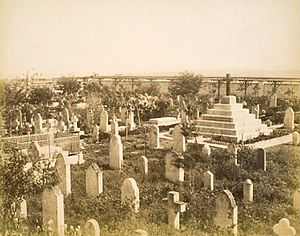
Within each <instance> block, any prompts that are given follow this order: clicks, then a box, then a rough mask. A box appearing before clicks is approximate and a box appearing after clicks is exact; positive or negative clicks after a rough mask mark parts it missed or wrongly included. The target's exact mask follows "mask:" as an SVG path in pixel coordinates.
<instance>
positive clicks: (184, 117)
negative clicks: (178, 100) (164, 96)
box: [180, 110, 188, 124]
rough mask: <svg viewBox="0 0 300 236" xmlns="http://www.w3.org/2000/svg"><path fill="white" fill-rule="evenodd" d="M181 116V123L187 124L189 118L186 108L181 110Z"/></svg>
mask: <svg viewBox="0 0 300 236" xmlns="http://www.w3.org/2000/svg"><path fill="white" fill-rule="evenodd" d="M180 117H181V120H180V123H181V124H186V123H187V120H188V118H187V114H186V113H185V111H184V110H181V112H180Z"/></svg>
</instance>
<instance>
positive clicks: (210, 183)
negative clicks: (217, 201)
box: [203, 171, 214, 191]
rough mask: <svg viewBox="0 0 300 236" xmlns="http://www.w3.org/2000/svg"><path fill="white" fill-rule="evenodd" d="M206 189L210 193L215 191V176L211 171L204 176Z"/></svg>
mask: <svg viewBox="0 0 300 236" xmlns="http://www.w3.org/2000/svg"><path fill="white" fill-rule="evenodd" d="M203 183H204V187H205V188H207V189H208V190H210V191H213V190H214V174H213V173H211V172H210V171H206V172H205V173H204V175H203Z"/></svg>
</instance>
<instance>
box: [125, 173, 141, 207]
mask: <svg viewBox="0 0 300 236" xmlns="http://www.w3.org/2000/svg"><path fill="white" fill-rule="evenodd" d="M121 200H122V203H125V204H128V205H129V206H130V207H131V208H132V210H133V211H134V212H138V211H139V208H140V195H139V188H138V186H137V184H136V181H135V179H133V178H127V179H125V180H124V182H123V185H122V188H121Z"/></svg>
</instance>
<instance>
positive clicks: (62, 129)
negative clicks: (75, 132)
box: [57, 120, 68, 133]
mask: <svg viewBox="0 0 300 236" xmlns="http://www.w3.org/2000/svg"><path fill="white" fill-rule="evenodd" d="M57 129H58V132H60V133H64V132H66V131H67V129H68V127H67V126H66V125H65V122H63V121H62V120H60V121H59V122H58V125H57Z"/></svg>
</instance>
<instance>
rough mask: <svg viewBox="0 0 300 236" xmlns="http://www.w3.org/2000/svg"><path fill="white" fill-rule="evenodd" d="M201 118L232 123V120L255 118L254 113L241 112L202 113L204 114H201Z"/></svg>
mask: <svg viewBox="0 0 300 236" xmlns="http://www.w3.org/2000/svg"><path fill="white" fill-rule="evenodd" d="M202 119H203V120H214V121H223V122H231V123H233V122H235V121H239V120H253V119H255V114H246V115H243V114H242V115H236V116H222V115H212V114H204V115H202Z"/></svg>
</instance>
